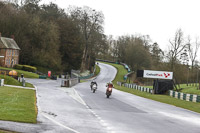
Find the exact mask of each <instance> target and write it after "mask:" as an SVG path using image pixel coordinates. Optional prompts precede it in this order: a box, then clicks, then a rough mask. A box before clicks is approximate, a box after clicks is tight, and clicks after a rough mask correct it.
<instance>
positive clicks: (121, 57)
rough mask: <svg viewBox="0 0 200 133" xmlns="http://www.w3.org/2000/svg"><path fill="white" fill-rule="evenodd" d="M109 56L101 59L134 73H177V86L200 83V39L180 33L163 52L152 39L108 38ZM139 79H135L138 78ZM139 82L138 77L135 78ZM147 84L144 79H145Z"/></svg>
mask: <svg viewBox="0 0 200 133" xmlns="http://www.w3.org/2000/svg"><path fill="white" fill-rule="evenodd" d="M107 43H108V44H109V49H108V50H107V52H106V53H107V55H102V56H100V57H99V58H103V59H107V60H112V61H118V62H119V61H120V62H124V63H126V64H128V65H129V67H130V68H131V70H132V71H134V72H135V74H136V72H137V70H145V69H146V70H158V71H159V70H160V71H172V72H174V79H175V80H176V83H198V82H199V79H200V74H199V68H200V67H199V61H198V59H197V53H198V50H199V46H200V42H199V40H198V37H197V38H195V39H191V37H190V36H187V37H185V36H184V34H183V31H182V30H181V29H178V30H177V31H176V32H175V35H174V37H173V38H171V39H169V43H168V44H166V45H167V46H168V49H167V50H165V51H163V50H162V49H161V48H160V47H159V44H158V43H156V42H152V40H151V38H150V36H149V35H125V36H120V37H118V38H117V39H113V37H112V36H110V37H108V39H107ZM134 76H135V75H134ZM133 79H135V77H134V78H133ZM141 80H144V79H141Z"/></svg>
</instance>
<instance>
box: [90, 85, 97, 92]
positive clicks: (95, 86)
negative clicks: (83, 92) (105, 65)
mask: <svg viewBox="0 0 200 133" xmlns="http://www.w3.org/2000/svg"><path fill="white" fill-rule="evenodd" d="M91 90H92V92H93V93H95V91H96V90H97V85H96V84H93V85H92V89H91Z"/></svg>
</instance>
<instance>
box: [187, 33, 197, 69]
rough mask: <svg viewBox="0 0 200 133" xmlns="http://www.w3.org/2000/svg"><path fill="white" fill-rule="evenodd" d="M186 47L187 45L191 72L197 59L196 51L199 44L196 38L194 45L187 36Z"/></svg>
mask: <svg viewBox="0 0 200 133" xmlns="http://www.w3.org/2000/svg"><path fill="white" fill-rule="evenodd" d="M187 45H188V52H189V57H190V60H191V62H192V70H193V67H194V62H195V60H196V57H197V53H198V50H199V46H200V43H199V42H198V38H196V40H195V43H191V38H190V36H188V42H187Z"/></svg>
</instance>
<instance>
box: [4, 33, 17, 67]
mask: <svg viewBox="0 0 200 133" xmlns="http://www.w3.org/2000/svg"><path fill="white" fill-rule="evenodd" d="M19 50H20V48H19V47H18V45H17V43H16V42H15V40H14V39H13V38H6V37H1V33H0V66H3V67H13V66H14V65H15V64H18V63H19Z"/></svg>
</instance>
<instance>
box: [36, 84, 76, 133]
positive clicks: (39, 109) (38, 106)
mask: <svg viewBox="0 0 200 133" xmlns="http://www.w3.org/2000/svg"><path fill="white" fill-rule="evenodd" d="M34 87H35V89H36V97H37V108H38V112H40V113H41V114H42V115H43V116H44V117H46V118H47V119H49V120H51V121H52V122H54V123H55V124H57V125H59V126H61V127H63V128H66V129H68V130H70V131H72V132H74V133H80V132H78V131H76V130H74V129H72V128H70V127H67V126H65V125H63V124H61V123H59V122H57V121H56V120H54V119H52V118H50V117H48V116H47V115H45V114H44V113H42V112H41V111H42V110H41V108H40V105H39V96H38V93H37V92H38V89H37V86H35V85H34Z"/></svg>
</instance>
